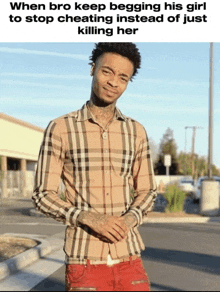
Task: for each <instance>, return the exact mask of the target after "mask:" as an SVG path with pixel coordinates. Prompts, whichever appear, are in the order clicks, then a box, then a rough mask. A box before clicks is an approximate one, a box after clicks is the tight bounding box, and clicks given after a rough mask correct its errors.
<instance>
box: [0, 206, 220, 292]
mask: <svg viewBox="0 0 220 292" xmlns="http://www.w3.org/2000/svg"><path fill="white" fill-rule="evenodd" d="M22 205H23V211H22V212H20V213H19V212H16V211H11V212H9V215H7V214H8V213H7V212H5V213H4V212H3V214H4V216H3V222H1V227H0V233H5V232H12V233H28V234H39V235H45V236H51V235H53V234H56V233H60V232H62V231H64V229H65V227H64V226H63V225H62V224H60V223H57V222H56V221H54V220H52V219H50V218H35V217H30V216H27V215H25V210H26V209H25V208H27V207H25V202H24V203H23V204H22ZM139 230H140V232H141V235H142V237H143V240H144V243H145V246H146V250H145V251H144V252H143V253H142V258H143V261H144V266H145V269H146V271H147V273H148V275H149V278H150V282H151V288H152V291H219V289H220V277H219V276H220V245H219V242H220V224H217V223H216V224H177V223H175V224H144V225H143V226H141V227H140V228H139ZM63 257H64V254H63V252H62V251H60V252H59V253H57V254H54V255H52V258H50V259H47V261H43V260H42V261H39V263H37V264H38V266H37V267H38V268H35V270H34V272H32V273H33V274H34V273H35V271H36V277H38V278H39V277H40V281H39V282H38V283H37V284H36V285H34V284H33V285H30V289H29V291H57V290H60V291H64V289H65V287H64V272H65V267H64V265H63V261H62V259H63ZM37 264H36V265H37ZM33 267H35V266H33ZM39 267H40V268H39ZM30 268H31V267H30ZM41 269H42V270H43V269H44V271H45V273H44V275H43V276H42V275H40V276H39V275H38V272H39V270H41ZM50 269H51V270H50ZM32 278H34V275H32ZM33 283H34V282H33ZM17 288H18V286H17ZM16 290H17V289H16ZM26 291H28V290H26Z"/></svg>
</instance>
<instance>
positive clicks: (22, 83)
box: [1, 79, 85, 91]
mask: <svg viewBox="0 0 220 292" xmlns="http://www.w3.org/2000/svg"><path fill="white" fill-rule="evenodd" d="M1 84H4V85H12V86H15V85H19V86H24V87H26V86H31V87H33V86H35V87H42V88H47V89H51V88H52V89H59V90H74V91H75V90H76V88H75V86H74V85H73V86H68V85H57V84H44V83H40V82H28V81H27V82H26V81H15V80H8V79H3V80H1ZM77 89H80V90H82V91H83V90H84V91H85V87H82V88H79V87H77Z"/></svg>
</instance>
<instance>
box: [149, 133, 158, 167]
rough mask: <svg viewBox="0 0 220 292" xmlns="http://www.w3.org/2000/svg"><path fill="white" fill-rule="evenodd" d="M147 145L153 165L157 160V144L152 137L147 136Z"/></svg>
mask: <svg viewBox="0 0 220 292" xmlns="http://www.w3.org/2000/svg"><path fill="white" fill-rule="evenodd" d="M149 146H150V151H151V158H152V161H153V164H154V165H155V163H156V162H157V160H158V146H157V144H156V142H155V141H154V140H153V139H152V138H149Z"/></svg>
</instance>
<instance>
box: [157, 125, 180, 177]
mask: <svg viewBox="0 0 220 292" xmlns="http://www.w3.org/2000/svg"><path fill="white" fill-rule="evenodd" d="M166 154H170V155H171V166H170V174H173V175H174V174H177V173H178V160H177V145H176V142H175V140H174V138H173V131H172V130H171V129H170V128H167V130H166V132H165V133H164V135H163V138H162V139H161V140H160V146H159V157H158V162H157V163H156V165H155V173H156V174H166V167H165V166H164V155H166Z"/></svg>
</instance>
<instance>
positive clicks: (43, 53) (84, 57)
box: [0, 47, 89, 61]
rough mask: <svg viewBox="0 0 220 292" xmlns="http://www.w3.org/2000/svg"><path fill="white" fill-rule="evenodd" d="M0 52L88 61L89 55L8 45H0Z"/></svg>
mask: <svg viewBox="0 0 220 292" xmlns="http://www.w3.org/2000/svg"><path fill="white" fill-rule="evenodd" d="M0 52H2V53H11V54H26V55H41V56H51V57H63V58H71V59H77V60H84V61H88V59H89V56H87V55H83V54H66V53H56V52H49V51H38V50H28V49H19V48H16V49H13V48H8V47H0Z"/></svg>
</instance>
